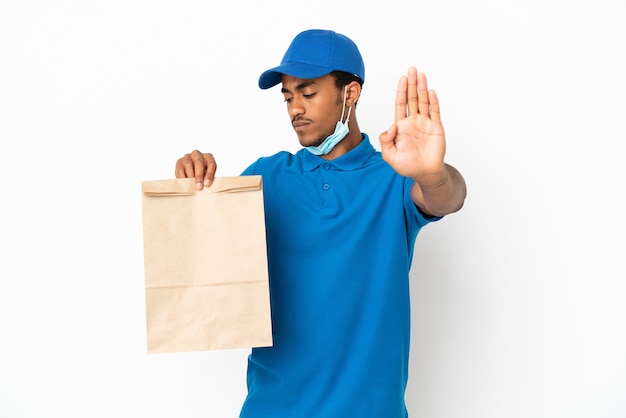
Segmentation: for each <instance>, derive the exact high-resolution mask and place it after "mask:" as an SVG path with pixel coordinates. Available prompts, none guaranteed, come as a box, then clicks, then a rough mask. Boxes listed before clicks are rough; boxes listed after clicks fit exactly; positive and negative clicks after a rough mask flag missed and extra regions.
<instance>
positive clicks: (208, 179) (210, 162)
mask: <svg viewBox="0 0 626 418" xmlns="http://www.w3.org/2000/svg"><path fill="white" fill-rule="evenodd" d="M204 165H205V167H206V170H205V172H204V185H205V186H206V187H208V186H210V185H211V183H213V180H214V179H215V172H216V171H217V163H216V162H215V158H213V154H204ZM196 181H197V177H196Z"/></svg>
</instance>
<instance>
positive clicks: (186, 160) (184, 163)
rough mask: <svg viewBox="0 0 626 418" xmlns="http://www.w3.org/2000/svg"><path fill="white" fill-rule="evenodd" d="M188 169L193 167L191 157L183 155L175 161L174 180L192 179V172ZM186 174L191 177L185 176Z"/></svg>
mask: <svg viewBox="0 0 626 418" xmlns="http://www.w3.org/2000/svg"><path fill="white" fill-rule="evenodd" d="M190 167H193V163H192V162H191V155H190V154H185V155H183V156H182V157H181V158H179V159H178V160H177V161H176V168H175V171H174V174H175V175H176V178H177V179H180V178H188V177H193V171H192V170H191V169H190ZM187 173H191V175H187Z"/></svg>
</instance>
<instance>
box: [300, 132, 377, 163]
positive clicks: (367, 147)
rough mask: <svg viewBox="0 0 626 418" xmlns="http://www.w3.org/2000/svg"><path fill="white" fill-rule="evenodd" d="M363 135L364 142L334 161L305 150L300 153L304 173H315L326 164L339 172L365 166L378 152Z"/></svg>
mask: <svg viewBox="0 0 626 418" xmlns="http://www.w3.org/2000/svg"><path fill="white" fill-rule="evenodd" d="M361 135H362V137H363V140H362V141H361V143H360V144H359V145H357V146H356V147H354V148H352V149H351V150H350V151H348V152H347V153H345V154H343V155H342V156H340V157H337V158H335V159H334V160H325V159H323V158H322V157H320V156H317V155H314V154H312V153H310V152H309V151H307V150H306V149H305V148H303V149H301V150H300V151H298V153H297V154H296V155H297V156H298V157H299V158H300V161H301V162H302V168H303V170H304V171H313V170H315V169H317V168H318V167H319V166H320V165H321V164H322V163H325V162H326V163H329V164H331V165H332V166H334V167H336V168H338V169H339V170H344V171H349V170H356V169H357V168H359V167H361V166H363V165H364V164H365V163H366V162H367V160H369V159H370V157H371V156H372V154H374V153H375V152H376V150H375V149H374V147H373V146H372V144H371V143H370V140H369V137H368V136H367V134H364V133H362V134H361Z"/></svg>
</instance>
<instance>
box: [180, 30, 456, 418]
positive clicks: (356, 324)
mask: <svg viewBox="0 0 626 418" xmlns="http://www.w3.org/2000/svg"><path fill="white" fill-rule="evenodd" d="M364 81H365V71H364V65H363V60H362V58H361V54H360V52H359V50H358V48H357V46H356V45H355V44H354V43H353V42H352V41H351V40H350V39H349V38H347V37H345V36H344V35H341V34H338V33H335V32H333V31H328V30H307V31H304V32H302V33H300V34H298V35H297V36H296V37H295V38H294V40H293V41H292V43H291V45H290V46H289V48H288V50H287V52H286V53H285V55H284V57H283V60H282V61H281V64H280V65H279V66H277V67H275V68H272V69H269V70H267V71H265V72H264V73H263V74H261V77H260V79H259V87H260V88H262V89H267V88H271V87H273V86H275V85H277V84H279V83H282V87H281V91H282V93H283V96H284V98H285V102H286V105H287V111H288V112H289V116H290V118H291V121H292V125H293V128H294V130H295V132H296V135H297V136H298V139H299V141H300V144H301V145H302V146H303V149H301V150H300V151H299V152H297V153H296V154H291V153H288V152H285V151H283V152H279V153H277V154H275V155H272V156H269V157H265V158H260V159H258V160H257V161H256V162H254V163H253V164H252V165H251V166H249V167H248V168H247V169H246V170H245V171H244V172H243V175H257V174H260V175H262V176H263V177H262V178H263V190H264V199H265V210H266V230H267V246H268V247H267V251H268V260H269V275H270V276H269V277H270V294H271V306H272V321H273V336H274V345H273V347H268V348H255V349H253V350H252V353H251V355H250V356H249V361H248V377H247V383H248V395H247V398H246V400H245V402H244V405H243V408H242V410H241V415H240V416H241V418H352V417H356V418H403V417H407V416H408V415H407V410H406V406H405V402H404V392H405V388H406V384H407V373H408V359H409V334H410V312H409V269H410V266H411V260H412V258H413V248H414V241H415V238H416V237H417V234H418V232H419V230H420V229H421V228H422V227H423V226H425V225H426V224H428V223H429V222H432V221H436V220H439V219H441V217H443V216H444V215H447V214H449V213H453V212H456V211H458V210H459V209H460V208H461V207H462V206H463V202H464V200H465V194H466V188H465V182H464V180H463V177H462V176H461V175H460V174H459V172H458V171H457V170H456V169H454V168H453V167H452V166H450V165H448V164H446V163H445V162H444V155H445V149H446V142H445V135H444V129H443V126H442V124H441V119H440V115H439V102H438V99H437V95H436V94H435V92H434V91H429V90H428V87H427V83H426V77H425V76H424V75H423V74H418V73H417V70H416V69H415V68H414V67H411V68H409V70H408V74H407V75H406V76H403V77H401V78H400V81H399V83H398V89H397V97H396V104H395V106H396V110H395V122H394V123H393V124H392V125H391V127H390V128H389V129H388V130H387V131H386V132H383V133H382V134H380V136H379V140H380V146H381V150H382V153H380V152H377V151H376V150H375V149H374V148H373V146H372V145H371V143H370V140H369V137H368V135H367V134H365V133H362V132H361V131H360V129H359V125H358V123H357V117H356V104H357V101H358V99H359V96H360V94H361V89H362V86H363V82H364ZM216 167H217V166H216V163H215V160H214V158H213V156H212V155H211V154H210V153H204V154H203V153H201V152H199V151H197V150H195V151H193V152H192V153H190V154H187V155H185V156H183V157H182V158H180V159H179V160H178V161H177V162H176V177H195V179H196V181H197V185H198V188H199V189H201V188H202V187H205V186H210V184H211V182H212V180H213V178H214V175H215V171H216Z"/></svg>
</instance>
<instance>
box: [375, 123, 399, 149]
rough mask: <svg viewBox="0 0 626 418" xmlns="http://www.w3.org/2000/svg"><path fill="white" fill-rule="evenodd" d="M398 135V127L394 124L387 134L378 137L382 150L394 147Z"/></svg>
mask: <svg viewBox="0 0 626 418" xmlns="http://www.w3.org/2000/svg"><path fill="white" fill-rule="evenodd" d="M397 133H398V127H397V126H396V124H395V123H394V124H393V125H391V126H390V127H389V129H387V130H386V131H385V132H383V133H381V134H380V136H379V137H378V139H379V141H380V147H381V148H382V149H389V148H391V147H393V146H394V143H395V139H396V135H397Z"/></svg>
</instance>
